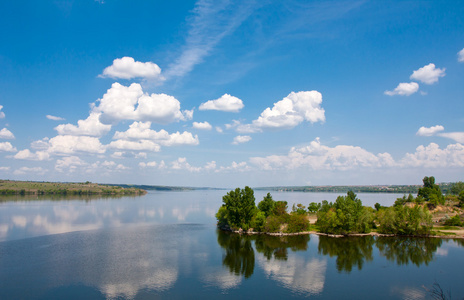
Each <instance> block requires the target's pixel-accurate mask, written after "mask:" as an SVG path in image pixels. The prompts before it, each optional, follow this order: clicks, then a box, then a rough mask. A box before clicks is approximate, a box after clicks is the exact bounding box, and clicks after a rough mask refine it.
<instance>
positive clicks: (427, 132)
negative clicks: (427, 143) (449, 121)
mask: <svg viewBox="0 0 464 300" xmlns="http://www.w3.org/2000/svg"><path fill="white" fill-rule="evenodd" d="M443 130H445V127H443V126H441V125H435V126H432V127H424V126H422V127H421V128H419V130H418V131H417V132H416V135H419V136H432V135H435V134H437V133H438V132H440V131H443Z"/></svg>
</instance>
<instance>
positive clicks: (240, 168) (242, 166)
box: [216, 161, 251, 172]
mask: <svg viewBox="0 0 464 300" xmlns="http://www.w3.org/2000/svg"><path fill="white" fill-rule="evenodd" d="M250 169H251V168H250V167H249V166H248V164H247V163H246V162H244V161H242V162H239V163H237V162H235V161H233V162H232V163H231V164H230V166H226V167H224V166H221V167H220V168H219V169H217V170H216V172H244V171H248V170H250Z"/></svg>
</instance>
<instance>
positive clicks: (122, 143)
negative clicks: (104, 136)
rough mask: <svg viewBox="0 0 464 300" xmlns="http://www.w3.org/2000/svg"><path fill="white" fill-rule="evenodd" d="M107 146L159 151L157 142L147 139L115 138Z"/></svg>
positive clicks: (118, 148) (119, 148) (121, 148)
mask: <svg viewBox="0 0 464 300" xmlns="http://www.w3.org/2000/svg"><path fill="white" fill-rule="evenodd" d="M108 148H111V149H117V150H132V151H151V152H159V151H160V149H161V147H160V145H158V144H157V143H155V142H153V141H149V140H140V141H127V140H117V141H113V142H111V143H110V144H109V145H108Z"/></svg>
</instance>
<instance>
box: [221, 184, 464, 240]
mask: <svg viewBox="0 0 464 300" xmlns="http://www.w3.org/2000/svg"><path fill="white" fill-rule="evenodd" d="M450 190H451V191H452V192H453V194H454V196H452V197H454V198H453V199H455V200H459V201H460V204H461V205H464V184H462V182H458V183H456V184H455V185H453V186H451V189H450ZM408 203H409V204H408ZM444 203H445V197H444V196H443V193H442V191H441V189H440V186H439V185H437V184H435V178H434V177H433V176H431V177H427V176H426V177H424V179H423V186H422V187H420V188H419V189H418V192H417V196H416V197H414V196H412V194H409V196H408V197H406V196H404V197H403V198H399V199H397V201H396V202H395V204H394V205H393V207H382V206H381V205H380V204H378V203H376V205H375V209H374V208H372V207H369V206H363V205H362V201H361V200H360V199H358V197H357V195H356V194H355V193H354V192H353V191H348V192H347V194H346V195H345V196H338V197H337V199H336V201H335V202H333V203H332V202H328V201H327V200H324V201H322V203H315V202H311V203H309V205H308V207H307V208H306V207H305V206H304V205H302V204H297V205H293V207H292V209H291V211H290V212H288V204H287V202H286V201H275V200H274V199H273V198H272V196H271V194H270V193H268V194H267V195H266V196H265V197H264V198H263V200H262V201H260V202H259V203H258V205H257V206H256V205H255V197H254V191H253V189H251V188H250V187H248V186H247V187H245V188H244V189H240V188H237V189H235V190H232V191H230V192H228V193H227V194H226V195H225V196H224V197H223V205H222V206H221V207H220V208H219V210H218V212H217V214H216V218H217V220H218V227H219V228H221V229H225V230H239V231H240V230H243V231H247V230H250V229H252V230H253V231H257V232H268V233H274V232H282V233H296V232H303V231H308V230H309V226H310V225H309V218H308V215H309V214H316V215H317V221H316V224H315V225H316V228H314V229H316V230H318V231H319V232H322V233H327V234H343V235H346V234H353V233H369V232H371V231H372V230H373V229H375V230H377V232H379V233H385V234H396V235H429V234H431V231H432V227H433V223H432V216H431V213H430V211H429V208H434V207H435V206H437V205H440V204H444ZM450 219H451V221H452V222H454V223H450V222H451V221H450V222H449V225H457V226H462V225H463V224H462V222H461V221H460V218H459V216H456V217H453V218H450Z"/></svg>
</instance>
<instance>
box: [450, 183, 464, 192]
mask: <svg viewBox="0 0 464 300" xmlns="http://www.w3.org/2000/svg"><path fill="white" fill-rule="evenodd" d="M461 192H464V182H462V181H459V182H454V183H451V186H450V193H451V194H453V195H459V194H460V193H461Z"/></svg>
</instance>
